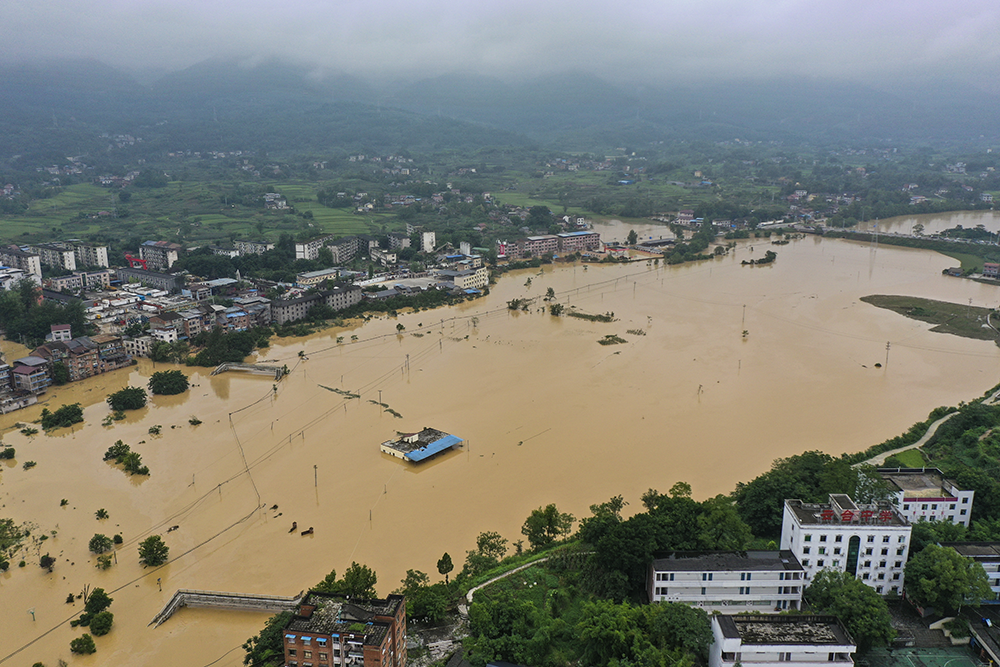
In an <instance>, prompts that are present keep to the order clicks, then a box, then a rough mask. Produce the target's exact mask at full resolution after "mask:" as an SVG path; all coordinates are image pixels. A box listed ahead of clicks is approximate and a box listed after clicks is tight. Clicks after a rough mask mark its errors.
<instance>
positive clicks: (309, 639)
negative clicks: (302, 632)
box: [302, 637, 312, 646]
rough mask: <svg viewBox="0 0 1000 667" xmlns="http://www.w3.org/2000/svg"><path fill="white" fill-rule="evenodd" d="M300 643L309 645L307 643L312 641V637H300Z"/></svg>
mask: <svg viewBox="0 0 1000 667" xmlns="http://www.w3.org/2000/svg"><path fill="white" fill-rule="evenodd" d="M302 643H303V645H305V646H309V644H311V643H312V637H303V638H302Z"/></svg>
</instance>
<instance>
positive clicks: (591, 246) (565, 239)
mask: <svg viewBox="0 0 1000 667" xmlns="http://www.w3.org/2000/svg"><path fill="white" fill-rule="evenodd" d="M556 236H557V237H559V252H562V253H565V254H571V253H574V252H585V251H587V250H600V249H601V235H600V234H598V233H597V232H566V233H564V234H556Z"/></svg>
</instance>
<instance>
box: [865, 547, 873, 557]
mask: <svg viewBox="0 0 1000 667" xmlns="http://www.w3.org/2000/svg"><path fill="white" fill-rule="evenodd" d="M874 551H875V550H874V549H872V548H871V547H868V548H867V549H865V555H866V556H871V555H872V552H874Z"/></svg>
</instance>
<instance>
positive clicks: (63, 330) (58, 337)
mask: <svg viewBox="0 0 1000 667" xmlns="http://www.w3.org/2000/svg"><path fill="white" fill-rule="evenodd" d="M49 331H50V332H51V333H49V335H48V336H47V337H46V339H47V340H52V341H62V342H65V341H67V340H72V339H73V327H72V326H71V325H69V324H53V325H51V326H49Z"/></svg>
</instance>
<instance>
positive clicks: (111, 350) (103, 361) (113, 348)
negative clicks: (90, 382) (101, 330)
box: [90, 334, 132, 373]
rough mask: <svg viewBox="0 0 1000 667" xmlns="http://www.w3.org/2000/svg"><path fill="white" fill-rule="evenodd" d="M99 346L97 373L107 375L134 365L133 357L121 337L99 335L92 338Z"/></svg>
mask: <svg viewBox="0 0 1000 667" xmlns="http://www.w3.org/2000/svg"><path fill="white" fill-rule="evenodd" d="M90 340H91V342H93V343H95V344H96V345H97V372H98V373H107V372H108V371H113V370H115V369H118V368H124V367H125V366H130V365H131V364H132V357H131V356H130V355H129V353H128V350H126V349H125V342H124V341H123V340H122V337H121V336H115V335H113V334H97V335H96V336H91V337H90Z"/></svg>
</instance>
